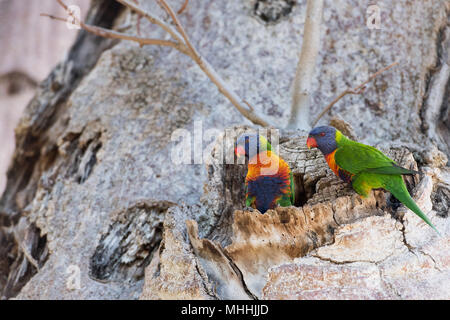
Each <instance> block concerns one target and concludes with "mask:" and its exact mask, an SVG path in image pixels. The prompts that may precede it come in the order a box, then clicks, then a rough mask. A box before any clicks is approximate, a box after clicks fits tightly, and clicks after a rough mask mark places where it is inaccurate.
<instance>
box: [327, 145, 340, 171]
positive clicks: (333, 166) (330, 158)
mask: <svg viewBox="0 0 450 320" xmlns="http://www.w3.org/2000/svg"><path fill="white" fill-rule="evenodd" d="M336 151H337V150H334V151H333V152H332V153H329V154H327V155H326V156H325V160H326V161H327V163H328V166H329V167H330V169H331V170H332V171H333V172H334V174H335V175H337V176H338V177H339V166H338V165H337V164H336V161H335V160H334V154H335V153H336Z"/></svg>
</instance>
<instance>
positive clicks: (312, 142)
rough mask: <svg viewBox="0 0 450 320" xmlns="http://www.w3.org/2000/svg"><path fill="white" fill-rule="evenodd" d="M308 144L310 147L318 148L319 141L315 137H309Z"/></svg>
mask: <svg viewBox="0 0 450 320" xmlns="http://www.w3.org/2000/svg"><path fill="white" fill-rule="evenodd" d="M306 145H307V146H308V149H311V148H317V141H316V139H314V138H313V137H308V139H307V140H306Z"/></svg>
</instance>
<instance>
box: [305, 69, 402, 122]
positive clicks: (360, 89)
mask: <svg viewBox="0 0 450 320" xmlns="http://www.w3.org/2000/svg"><path fill="white" fill-rule="evenodd" d="M397 64H398V61H396V62H394V63H393V64H390V65H388V66H387V67H384V68H383V69H380V70H378V71H377V72H375V73H374V74H372V75H371V76H370V77H369V78H368V79H367V80H366V81H364V82H363V83H361V84H360V85H359V86H357V87H355V88H354V89H347V90H345V91H344V92H342V93H341V94H340V95H339V96H337V97H336V98H335V99H334V100H333V101H331V103H330V104H329V105H328V106H326V107H325V109H323V111H322V112H321V113H320V114H319V115H318V116H317V118H316V120H314V122H313V123H312V126H313V127H314V126H315V125H316V124H317V122H319V120H320V119H321V118H322V117H323V116H324V115H325V114H326V113H327V112H328V111H330V110H331V108H332V107H333V106H334V105H335V104H336V103H337V102H338V101H339V100H341V99H342V98H343V97H345V96H346V95H348V94H362V93H363V92H364V90H365V89H366V85H367V84H368V83H369V82H370V81H372V80H373V79H375V78H376V77H377V76H379V75H380V74H381V73H383V72H385V71H386V70H389V69H390V68H392V67H394V66H396V65H397Z"/></svg>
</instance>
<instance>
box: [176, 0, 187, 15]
mask: <svg viewBox="0 0 450 320" xmlns="http://www.w3.org/2000/svg"><path fill="white" fill-rule="evenodd" d="M188 4H189V0H185V1H184V3H183V6H182V7H181V8H180V10H178V12H177V14H182V13H183V11H184V10H186V8H187V6H188Z"/></svg>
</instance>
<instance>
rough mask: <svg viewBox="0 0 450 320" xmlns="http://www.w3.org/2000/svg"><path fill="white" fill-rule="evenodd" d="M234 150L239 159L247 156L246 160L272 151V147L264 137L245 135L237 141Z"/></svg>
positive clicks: (251, 134)
mask: <svg viewBox="0 0 450 320" xmlns="http://www.w3.org/2000/svg"><path fill="white" fill-rule="evenodd" d="M234 150H235V153H236V155H237V156H238V157H241V156H245V158H246V159H252V158H253V157H254V156H256V155H257V154H258V153H260V152H262V151H266V150H271V147H270V144H269V142H268V141H267V139H266V138H264V137H263V136H261V135H258V134H256V133H244V134H242V135H241V136H240V137H239V138H238V139H237V141H236V144H235V148H234Z"/></svg>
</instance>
